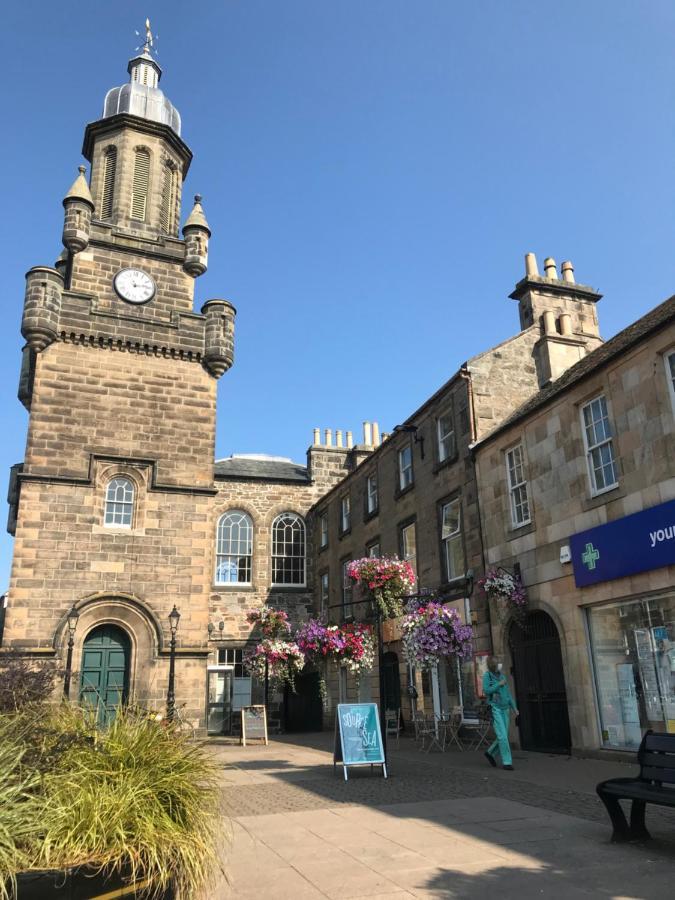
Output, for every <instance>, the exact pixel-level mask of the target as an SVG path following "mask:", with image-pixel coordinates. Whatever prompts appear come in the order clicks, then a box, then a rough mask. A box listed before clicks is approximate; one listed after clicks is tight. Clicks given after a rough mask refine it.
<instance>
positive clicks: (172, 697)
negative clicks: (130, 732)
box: [166, 603, 180, 722]
mask: <svg viewBox="0 0 675 900" xmlns="http://www.w3.org/2000/svg"><path fill="white" fill-rule="evenodd" d="M179 621H180V613H179V612H178V610H177V609H176V604H175V603H174V606H173V609H172V610H171V612H170V613H169V627H170V628H171V644H170V645H169V688H168V690H167V692H166V717H167V719H168V720H169V722H173V719H174V715H175V713H176V692H175V680H176V632H177V631H178V623H179Z"/></svg>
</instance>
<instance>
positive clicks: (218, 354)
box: [201, 300, 237, 378]
mask: <svg viewBox="0 0 675 900" xmlns="http://www.w3.org/2000/svg"><path fill="white" fill-rule="evenodd" d="M201 312H202V315H203V316H206V325H205V334H204V365H205V366H206V368H207V369H208V371H209V372H210V373H211V374H212V375H213V376H214V377H215V378H220V376H221V375H223V374H224V373H225V372H227V370H228V369H229V368H230V366H231V365H232V363H233V361H234V317H235V316H236V314H237V311H236V309H235V308H234V306H232V304H231V303H230V302H229V300H207V301H206V303H205V304H204V305H203V306H202V310H201Z"/></svg>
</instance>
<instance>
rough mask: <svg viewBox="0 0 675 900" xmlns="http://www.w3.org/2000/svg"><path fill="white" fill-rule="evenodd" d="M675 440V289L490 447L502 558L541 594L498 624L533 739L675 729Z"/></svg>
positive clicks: (480, 448)
mask: <svg viewBox="0 0 675 900" xmlns="http://www.w3.org/2000/svg"><path fill="white" fill-rule="evenodd" d="M557 318H558V323H557V328H556V331H557V333H560V332H561V331H562V328H561V327H560V322H559V316H558V317H557ZM674 435H675V299H673V298H671V299H670V300H668V301H666V302H665V303H663V304H662V305H661V306H658V307H656V309H654V310H653V311H652V312H650V313H649V314H648V315H646V316H644V317H643V318H642V319H640V320H638V321H637V322H635V323H634V324H633V325H631V326H629V327H628V328H627V329H625V330H624V331H622V332H620V333H619V334H617V335H616V336H615V337H614V338H612V339H611V340H609V341H607V343H605V344H603V345H601V346H599V347H598V348H597V349H595V350H594V351H593V352H591V353H590V354H589V355H587V356H586V357H585V358H583V359H582V360H581V361H579V362H577V363H576V364H575V365H574V366H572V367H571V368H568V369H567V370H566V371H565V372H564V373H563V374H562V375H560V376H559V377H558V378H556V379H554V380H552V381H550V382H549V383H548V384H546V385H544V386H543V387H542V390H541V391H540V392H539V393H537V394H536V395H535V396H534V397H533V398H531V400H529V401H528V402H526V403H525V404H524V405H523V406H522V407H521V408H519V409H518V410H517V411H516V412H515V413H514V414H513V415H512V416H510V417H509V418H508V419H507V420H506V421H505V422H504V423H503V424H502V425H501V426H500V427H499V428H497V429H496V430H494V431H492V432H491V433H490V434H489V435H488V436H487V437H486V438H485V439H484V440H482V441H481V442H479V443H478V445H477V447H476V448H475V458H476V477H477V480H478V484H479V497H480V508H481V523H482V532H483V539H484V550H485V558H486V564H487V565H488V566H489V567H503V568H504V569H505V570H508V571H513V570H514V567H519V569H520V572H521V573H522V577H523V581H524V584H525V586H526V589H527V592H528V598H529V606H530V613H529V615H528V617H527V619H526V620H525V622H524V623H523V626H521V625H519V624H518V623H517V622H514V621H513V620H512V619H511V618H507V620H506V621H500V619H499V617H495V616H493V619H492V631H493V641H494V646H495V649H496V650H497V652H499V653H500V654H502V655H503V657H504V659H505V660H506V662H507V665H506V666H505V668H507V669H510V671H511V674H512V676H513V678H514V681H515V685H514V687H515V692H516V695H517V704H518V707H519V709H520V712H521V717H520V734H519V735H518V737H519V738H520V740H521V743H522V744H523V746H525V747H527V748H530V749H540V750H558V751H559V750H565V749H568V748H569V747H572V748H574V749H576V750H584V751H588V750H596V749H598V748H605V749H608V750H627V749H630V750H633V749H634V748H635V747H636V746H637V745H638V744H639V741H640V738H641V735H642V733H643V732H644V730H645V729H646V728H648V727H649V728H653V729H655V730H662V731H665V730H668V731H674V730H675V593H674V591H673V584H674V583H675V541H673V540H672V535H673V525H674V524H675V502H674V501H675V449H674V447H675V442H674ZM664 519H665V524H663V520H664ZM651 536H653V538H652V537H651ZM661 539H663V540H661ZM657 540H658V541H660V543H659V546H658V547H656V543H657ZM652 545H654V546H652ZM514 736H515V735H514Z"/></svg>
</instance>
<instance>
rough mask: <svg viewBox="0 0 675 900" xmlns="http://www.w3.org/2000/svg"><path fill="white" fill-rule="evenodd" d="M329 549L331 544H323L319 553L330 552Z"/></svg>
mask: <svg viewBox="0 0 675 900" xmlns="http://www.w3.org/2000/svg"><path fill="white" fill-rule="evenodd" d="M328 547H329V544H322V545H321V546H320V547H319V553H323V552H324V551H326V550H328Z"/></svg>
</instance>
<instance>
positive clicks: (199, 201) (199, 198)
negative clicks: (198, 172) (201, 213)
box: [195, 194, 202, 206]
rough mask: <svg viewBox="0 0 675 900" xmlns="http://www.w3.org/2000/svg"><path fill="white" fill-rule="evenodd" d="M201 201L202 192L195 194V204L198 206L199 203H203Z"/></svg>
mask: <svg viewBox="0 0 675 900" xmlns="http://www.w3.org/2000/svg"><path fill="white" fill-rule="evenodd" d="M201 202H202V195H201V194H195V206H196V205H197V204H198V203H201Z"/></svg>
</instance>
